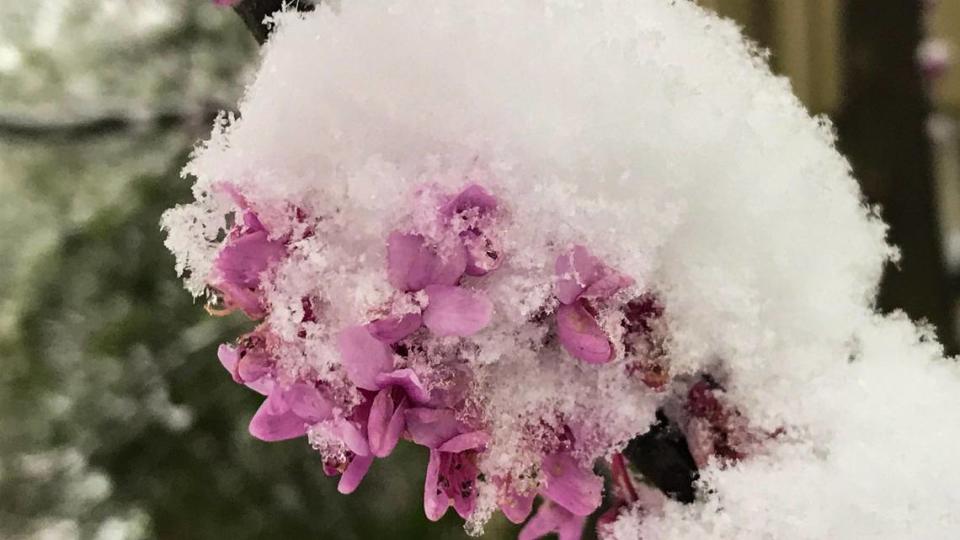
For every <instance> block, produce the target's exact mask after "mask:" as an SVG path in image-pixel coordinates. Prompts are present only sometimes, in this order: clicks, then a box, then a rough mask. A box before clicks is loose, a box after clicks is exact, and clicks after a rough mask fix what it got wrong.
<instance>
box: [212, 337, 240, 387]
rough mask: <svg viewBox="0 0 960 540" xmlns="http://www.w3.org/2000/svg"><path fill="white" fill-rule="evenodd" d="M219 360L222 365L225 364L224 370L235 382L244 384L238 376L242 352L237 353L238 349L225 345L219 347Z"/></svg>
mask: <svg viewBox="0 0 960 540" xmlns="http://www.w3.org/2000/svg"><path fill="white" fill-rule="evenodd" d="M217 358H218V359H219V360H220V363H221V364H223V368H224V369H226V370H227V371H228V372H229V373H230V376H231V377H233V380H234V382H237V383H242V382H243V380H242V379H240V377H239V375H238V374H237V362H239V361H240V352H239V351H237V349H235V348H233V347H231V346H230V345H227V344H226V343H224V344H222V345H220V346H219V347H217Z"/></svg>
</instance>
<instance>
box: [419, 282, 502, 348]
mask: <svg viewBox="0 0 960 540" xmlns="http://www.w3.org/2000/svg"><path fill="white" fill-rule="evenodd" d="M426 291H427V296H428V298H429V301H430V303H429V304H428V305H427V309H425V310H424V311H423V324H424V325H425V326H426V327H427V328H429V329H430V331H431V332H433V333H434V334H436V335H438V336H460V337H467V336H472V335H473V334H476V333H477V332H479V331H480V330H482V329H483V328H484V327H485V326H487V325H488V324H490V319H491V317H492V316H493V303H491V302H490V300H489V299H488V298H487V297H486V295H484V294H483V293H480V292H474V291H470V290H468V289H464V288H462V287H451V286H448V285H431V286H429V287H427V288H426Z"/></svg>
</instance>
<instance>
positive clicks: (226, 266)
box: [214, 230, 286, 288]
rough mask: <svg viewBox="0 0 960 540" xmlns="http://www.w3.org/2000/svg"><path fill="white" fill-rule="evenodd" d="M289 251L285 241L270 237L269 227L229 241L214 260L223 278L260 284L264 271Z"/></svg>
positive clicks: (247, 285)
mask: <svg viewBox="0 0 960 540" xmlns="http://www.w3.org/2000/svg"><path fill="white" fill-rule="evenodd" d="M285 254H286V248H285V247H284V245H283V243H282V242H278V241H275V240H270V239H269V238H268V237H267V232H266V231H262V230H261V231H256V232H251V233H247V234H243V235H241V236H239V237H236V238H233V239H231V240H229V241H228V242H227V245H226V246H224V247H223V249H222V250H220V254H219V255H217V259H216V261H214V267H215V268H216V269H217V272H218V273H219V275H220V277H221V279H223V281H226V282H228V283H232V284H235V285H239V286H242V287H247V288H255V287H256V286H258V285H259V284H260V274H261V273H263V271H264V270H266V269H267V267H268V266H269V265H270V263H271V262H273V261H276V260H279V259H281V258H282V257H283V256H284V255H285Z"/></svg>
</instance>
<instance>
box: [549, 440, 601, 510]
mask: <svg viewBox="0 0 960 540" xmlns="http://www.w3.org/2000/svg"><path fill="white" fill-rule="evenodd" d="M542 471H543V475H544V479H545V480H546V486H544V487H543V494H544V495H545V496H546V497H549V498H550V500H552V501H553V502H555V503H557V504H558V505H560V506H562V507H564V508H566V509H567V510H569V511H570V512H572V513H574V514H576V515H578V516H587V515H590V513H591V512H593V511H594V510H596V509H597V508H598V507H599V506H600V494H601V491H602V490H603V479H601V478H600V477H599V476H597V475H595V474H593V472H592V471H589V470H587V469H584V468H583V467H581V466H580V464H579V463H577V460H575V459H574V458H573V456H571V455H570V454H567V453H558V454H551V455H549V456H546V457H544V458H543V466H542Z"/></svg>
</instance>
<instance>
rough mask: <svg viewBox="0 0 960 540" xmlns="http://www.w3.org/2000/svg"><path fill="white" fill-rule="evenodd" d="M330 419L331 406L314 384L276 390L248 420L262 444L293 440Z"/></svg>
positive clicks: (252, 433)
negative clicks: (318, 423)
mask: <svg viewBox="0 0 960 540" xmlns="http://www.w3.org/2000/svg"><path fill="white" fill-rule="evenodd" d="M332 416H333V405H332V404H331V403H330V401H329V400H328V399H327V398H326V397H324V396H323V394H321V393H320V390H318V389H317V387H316V386H314V385H313V384H309V383H305V382H298V383H295V384H293V385H291V386H289V387H286V388H279V387H275V388H274V389H273V390H272V391H271V392H270V394H269V395H268V396H267V399H266V400H265V401H264V402H263V404H262V405H260V408H259V409H257V412H256V414H254V415H253V419H251V420H250V434H251V435H253V436H254V437H256V438H258V439H260V440H262V441H282V440H286V439H294V438H297V437H302V436H303V435H306V433H307V428H308V427H309V426H311V425H313V424H316V423H317V422H320V421H322V420H327V419H330V418H331V417H332Z"/></svg>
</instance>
